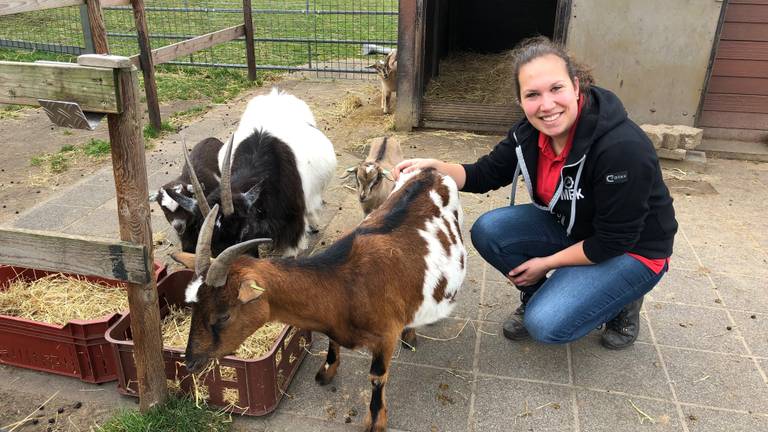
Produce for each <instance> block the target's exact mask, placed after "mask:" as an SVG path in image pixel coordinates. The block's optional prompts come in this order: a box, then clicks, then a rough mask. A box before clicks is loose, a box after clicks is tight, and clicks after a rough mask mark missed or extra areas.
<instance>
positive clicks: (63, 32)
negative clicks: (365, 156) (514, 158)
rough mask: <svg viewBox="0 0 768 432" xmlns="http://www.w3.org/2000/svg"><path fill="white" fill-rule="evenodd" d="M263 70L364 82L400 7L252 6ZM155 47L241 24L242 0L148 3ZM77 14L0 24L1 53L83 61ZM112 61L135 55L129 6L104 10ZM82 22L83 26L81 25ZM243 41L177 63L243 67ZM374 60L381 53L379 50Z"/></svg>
mask: <svg viewBox="0 0 768 432" xmlns="http://www.w3.org/2000/svg"><path fill="white" fill-rule="evenodd" d="M252 4H253V22H254V40H255V45H256V63H257V65H258V69H262V70H283V71H313V72H317V74H318V75H319V76H324V75H328V76H334V77H343V78H363V77H365V76H366V75H367V74H371V73H372V71H371V70H370V69H367V68H366V67H365V66H367V65H369V64H370V63H372V62H373V59H372V58H371V57H370V56H369V55H368V54H369V53H370V52H371V51H370V46H371V45H375V46H379V47H384V48H394V47H396V45H397V20H398V1H397V0H253V2H252ZM145 10H146V14H147V20H148V26H149V32H150V40H151V44H152V48H159V47H162V46H165V45H170V44H173V43H176V42H179V41H180V40H185V39H190V38H192V37H195V36H199V35H203V34H206V33H210V32H213V31H216V30H220V29H223V28H226V27H230V26H232V25H236V24H237V23H238V22H242V13H243V12H242V2H240V1H238V0H201V1H192V0H146V1H145ZM81 15H82V14H81V10H80V9H79V8H78V7H69V8H61V9H55V10H48V11H39V12H30V13H24V14H18V15H12V16H8V17H2V18H0V47H13V48H23V49H36V50H41V51H51V52H59V53H66V54H73V55H79V54H81V53H85V52H89V51H90V50H91V48H90V47H89V44H88V43H87V42H86V41H87V40H88V39H89V30H88V28H87V19H81ZM104 19H105V22H106V27H107V32H108V36H109V44H110V51H111V52H112V53H113V54H118V55H125V56H130V55H133V54H136V53H137V52H138V44H137V42H136V32H135V29H134V24H133V16H132V12H131V8H130V7H109V8H104ZM83 23H85V24H83ZM244 44H245V41H244V40H243V39H240V40H235V41H232V42H228V43H226V44H222V45H218V46H215V47H213V48H210V49H207V50H204V51H200V52H197V53H195V54H192V55H190V56H188V57H187V58H185V59H179V61H176V62H173V63H172V64H181V65H188V66H207V67H234V68H245V67H246V64H245V63H246V60H245V54H244V53H245V49H244ZM373 53H374V54H375V53H376V51H375V50H374V51H373Z"/></svg>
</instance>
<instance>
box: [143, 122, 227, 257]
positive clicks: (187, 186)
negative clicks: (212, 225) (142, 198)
mask: <svg viewBox="0 0 768 432" xmlns="http://www.w3.org/2000/svg"><path fill="white" fill-rule="evenodd" d="M182 147H183V150H182V151H183V152H184V160H185V162H186V163H185V164H184V167H183V168H182V169H181V175H180V176H179V177H177V178H176V179H174V180H171V181H170V182H168V183H166V184H164V185H163V186H161V187H160V189H158V190H157V192H156V193H154V194H152V195H151V196H150V200H152V201H156V202H157V203H158V204H159V205H160V208H161V209H162V210H163V214H164V215H165V218H166V219H167V220H168V223H169V224H171V226H172V227H173V229H174V230H175V231H176V234H177V235H178V236H179V240H181V250H183V251H184V252H194V251H195V245H196V244H197V236H198V233H199V232H200V223H202V220H203V217H202V216H201V213H200V210H199V209H198V203H197V199H196V198H195V194H194V186H193V184H192V183H193V182H192V177H191V175H190V167H192V168H193V169H194V172H193V174H196V175H197V179H198V181H199V184H200V186H201V188H202V192H203V193H204V194H205V193H211V192H212V191H213V190H214V189H216V188H217V187H218V186H219V181H220V179H221V172H220V171H219V160H218V154H219V150H221V149H222V148H223V147H224V143H222V142H221V141H220V140H218V139H216V138H212V137H211V138H206V139H204V140H202V141H200V142H199V143H197V144H195V146H194V147H192V152H191V153H189V154H187V148H186V145H185V144H184V140H183V139H182Z"/></svg>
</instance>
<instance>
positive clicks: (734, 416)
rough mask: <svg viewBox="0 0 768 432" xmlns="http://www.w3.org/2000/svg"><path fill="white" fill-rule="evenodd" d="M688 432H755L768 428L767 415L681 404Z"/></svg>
mask: <svg viewBox="0 0 768 432" xmlns="http://www.w3.org/2000/svg"><path fill="white" fill-rule="evenodd" d="M682 409H683V417H684V418H685V423H686V424H687V425H688V430H689V431H690V432H720V431H728V432H756V431H766V430H768V416H765V415H756V414H749V413H736V412H729V411H719V410H712V409H706V408H701V407H696V406H686V405H683V407H682Z"/></svg>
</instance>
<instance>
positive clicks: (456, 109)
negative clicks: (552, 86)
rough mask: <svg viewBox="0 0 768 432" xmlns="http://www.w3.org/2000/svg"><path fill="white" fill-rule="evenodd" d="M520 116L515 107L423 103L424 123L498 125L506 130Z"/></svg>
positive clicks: (517, 108)
mask: <svg viewBox="0 0 768 432" xmlns="http://www.w3.org/2000/svg"><path fill="white" fill-rule="evenodd" d="M521 116H522V112H521V111H520V108H519V107H517V106H516V105H488V104H477V103H468V102H447V101H424V105H423V110H422V120H423V121H424V122H427V121H430V122H445V123H450V122H457V123H469V124H485V125H500V126H501V127H503V129H504V130H507V129H508V128H509V127H510V126H512V124H513V123H514V122H515V121H517V120H518V119H519V118H520V117H521Z"/></svg>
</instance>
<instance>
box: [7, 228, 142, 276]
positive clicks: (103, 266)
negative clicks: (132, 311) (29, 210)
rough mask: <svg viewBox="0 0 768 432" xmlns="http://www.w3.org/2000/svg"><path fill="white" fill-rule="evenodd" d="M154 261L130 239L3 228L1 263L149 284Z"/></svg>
mask: <svg viewBox="0 0 768 432" xmlns="http://www.w3.org/2000/svg"><path fill="white" fill-rule="evenodd" d="M151 263H152V261H151V260H150V259H149V255H148V253H147V249H146V247H144V246H143V245H138V244H134V243H130V242H124V241H106V240H96V239H93V238H88V237H81V236H74V235H65V234H55V235H53V234H51V233H49V232H43V231H32V230H24V229H3V230H0V264H10V265H17V266H22V267H29V268H34V269H41V270H52V271H61V272H71V273H77V274H82V275H92V276H100V277H105V278H109V279H117V280H121V281H126V282H135V283H146V282H148V281H150V280H151V279H152V264H151Z"/></svg>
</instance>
